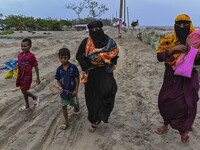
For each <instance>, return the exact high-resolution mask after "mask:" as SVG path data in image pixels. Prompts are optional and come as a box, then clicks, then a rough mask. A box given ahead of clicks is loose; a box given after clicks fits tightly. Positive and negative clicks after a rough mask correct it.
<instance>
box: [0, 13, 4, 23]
mask: <svg viewBox="0 0 200 150" xmlns="http://www.w3.org/2000/svg"><path fill="white" fill-rule="evenodd" d="M2 17H3V14H2V13H0V24H1V25H3V24H4V20H3V19H2Z"/></svg>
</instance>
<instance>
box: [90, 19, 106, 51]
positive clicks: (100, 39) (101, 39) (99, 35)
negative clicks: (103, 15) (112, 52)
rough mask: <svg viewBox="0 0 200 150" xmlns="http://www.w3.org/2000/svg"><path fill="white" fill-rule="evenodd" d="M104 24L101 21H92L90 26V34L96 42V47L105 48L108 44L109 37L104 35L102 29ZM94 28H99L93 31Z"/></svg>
mask: <svg viewBox="0 0 200 150" xmlns="http://www.w3.org/2000/svg"><path fill="white" fill-rule="evenodd" d="M102 27H103V23H102V22H101V21H92V22H90V23H89V24H88V28H89V34H90V36H91V38H92V40H93V42H94V45H95V47H98V48H100V47H103V46H105V45H106V44H107V42H108V40H109V39H108V36H107V35H106V34H104V31H103V29H102ZM93 28H99V29H98V30H96V31H92V30H91V29H93Z"/></svg>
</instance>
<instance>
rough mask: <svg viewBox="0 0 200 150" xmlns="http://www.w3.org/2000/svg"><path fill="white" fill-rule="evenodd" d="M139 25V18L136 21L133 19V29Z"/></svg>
mask: <svg viewBox="0 0 200 150" xmlns="http://www.w3.org/2000/svg"><path fill="white" fill-rule="evenodd" d="M138 25H139V23H138V19H137V20H136V21H133V22H132V23H131V26H132V27H133V29H134V28H135V27H136V26H138Z"/></svg>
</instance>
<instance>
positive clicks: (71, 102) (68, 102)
mask: <svg viewBox="0 0 200 150" xmlns="http://www.w3.org/2000/svg"><path fill="white" fill-rule="evenodd" d="M75 100H76V97H72V98H68V99H63V98H61V105H62V106H66V105H70V106H74V107H79V102H78V101H77V102H75Z"/></svg>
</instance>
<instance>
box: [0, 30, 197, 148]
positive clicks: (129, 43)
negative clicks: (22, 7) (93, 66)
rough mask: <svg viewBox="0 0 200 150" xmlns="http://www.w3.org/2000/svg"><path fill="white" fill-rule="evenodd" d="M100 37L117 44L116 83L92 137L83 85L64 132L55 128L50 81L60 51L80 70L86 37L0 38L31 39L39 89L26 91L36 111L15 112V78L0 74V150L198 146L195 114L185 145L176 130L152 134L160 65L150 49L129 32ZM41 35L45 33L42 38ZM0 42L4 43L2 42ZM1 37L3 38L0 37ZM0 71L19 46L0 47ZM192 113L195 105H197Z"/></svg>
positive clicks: (55, 98)
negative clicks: (105, 117) (105, 116)
mask: <svg viewBox="0 0 200 150" xmlns="http://www.w3.org/2000/svg"><path fill="white" fill-rule="evenodd" d="M103 29H104V32H105V33H106V34H108V35H109V36H110V37H112V38H114V39H115V40H116V42H117V44H118V45H119V51H120V52H119V59H118V66H117V69H116V70H115V72H114V76H115V79H116V81H117V84H118V92H117V95H116V99H115V106H114V109H113V112H112V114H111V116H110V119H109V123H108V124H104V123H102V124H100V126H99V128H98V129H97V130H96V131H95V132H94V133H90V132H88V127H89V126H90V124H89V122H88V120H87V109H86V106H85V99H84V86H83V85H82V84H80V86H79V93H78V95H79V101H80V107H81V108H80V111H79V112H78V113H74V112H73V108H71V107H68V108H69V121H70V127H69V128H68V129H67V130H65V131H63V130H61V129H59V126H60V124H61V123H62V122H63V120H64V118H63V115H62V110H61V105H60V97H59V95H58V87H57V83H56V80H55V79H54V76H55V72H56V69H57V67H58V66H59V65H60V61H59V59H58V56H57V53H58V50H59V49H60V48H62V47H67V48H69V49H70V50H71V59H70V62H71V63H74V64H76V65H77V66H78V68H79V70H80V66H79V65H78V62H77V61H76V59H75V54H76V52H77V49H78V47H79V44H80V43H81V41H82V40H83V39H84V38H86V37H87V36H88V33H86V32H85V31H62V32H56V31H55V32H52V31H48V32H50V33H51V34H44V31H40V32H39V31H36V33H35V34H32V33H29V32H25V31H24V32H23V33H14V34H13V35H9V36H5V37H6V38H8V37H9V38H20V37H30V38H32V42H33V45H32V49H31V51H32V53H34V54H35V56H36V58H37V60H38V63H39V70H40V79H41V84H40V85H36V84H35V79H36V75H35V71H34V69H33V83H32V86H31V90H30V91H31V92H33V93H36V94H37V95H39V96H40V105H39V107H36V108H34V106H33V102H32V99H29V101H30V106H31V110H29V111H25V112H19V111H18V108H19V107H20V106H23V105H24V99H23V95H22V93H21V91H20V90H19V88H17V87H15V81H16V79H15V78H14V77H13V79H9V80H6V79H4V77H5V75H6V73H7V72H8V71H7V70H0V149H1V150H188V149H190V150H197V149H199V147H200V142H199V139H200V126H199V124H200V112H199V111H198V112H197V116H196V120H195V122H194V124H193V131H192V132H190V134H189V136H190V143H189V144H187V145H186V144H183V143H181V139H180V135H179V134H178V131H176V130H173V129H172V128H170V129H169V131H168V132H167V133H166V134H164V135H158V134H156V133H155V129H156V128H157V127H159V126H160V125H161V124H162V123H163V121H162V118H161V116H160V114H159V110H158V106H157V100H158V93H159V90H160V88H161V85H162V81H163V74H164V63H160V62H158V61H157V58H156V50H155V49H152V48H151V46H148V45H146V44H144V43H142V42H141V41H140V40H139V39H137V38H135V37H134V36H133V35H132V34H131V32H127V33H125V32H123V34H122V38H121V39H119V38H118V34H117V33H118V29H116V28H111V27H104V28H103ZM48 32H47V33H48ZM5 37H4V38H5ZM1 38H3V36H1ZM0 47H1V48H0V66H1V67H3V66H4V63H5V62H6V61H8V60H11V59H12V60H16V59H17V55H18V53H19V52H21V48H20V43H0ZM198 108H200V104H199V103H198Z"/></svg>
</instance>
